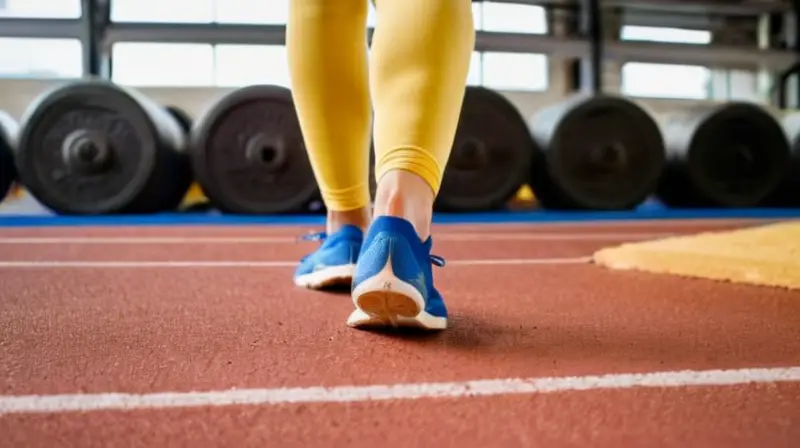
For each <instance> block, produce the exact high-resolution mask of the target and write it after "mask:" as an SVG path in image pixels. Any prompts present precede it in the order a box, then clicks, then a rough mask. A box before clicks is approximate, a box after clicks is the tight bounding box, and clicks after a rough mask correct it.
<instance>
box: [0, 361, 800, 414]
mask: <svg viewBox="0 0 800 448" xmlns="http://www.w3.org/2000/svg"><path fill="white" fill-rule="evenodd" d="M797 381H800V367H779V368H754V369H732V370H701V371H693V370H681V371H666V372H651V373H623V374H608V375H599V376H569V377H551V378H504V379H489V380H475V381H459V382H439V383H407V384H386V385H367V386H337V387H294V388H272V389H228V390H217V391H203V392H201V391H192V392H162V393H148V394H126V393H98V394H63V395H21V396H0V414H12V413H53V412H70V411H98V410H136V409H167V408H178V407H200V406H230V405H276V404H290V403H357V402H366V401H379V400H419V399H432V398H470V397H480V396H483V397H486V396H496V395H515V394H516V395H519V394H544V393H552V392H569V391H593V390H602V389H632V388H641V387H645V388H679V387H687V386H731V385H747V384H755V383H775V382H797Z"/></svg>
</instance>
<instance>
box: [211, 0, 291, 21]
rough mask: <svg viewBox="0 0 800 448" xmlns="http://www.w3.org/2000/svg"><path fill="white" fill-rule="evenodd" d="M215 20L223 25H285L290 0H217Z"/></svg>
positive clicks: (287, 18)
mask: <svg viewBox="0 0 800 448" xmlns="http://www.w3.org/2000/svg"><path fill="white" fill-rule="evenodd" d="M214 18H215V19H216V21H217V22H221V23H248V24H253V23H258V24H270V25H284V24H286V22H287V21H288V20H289V0H216V1H215V2H214Z"/></svg>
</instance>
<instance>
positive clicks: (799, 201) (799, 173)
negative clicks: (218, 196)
mask: <svg viewBox="0 0 800 448" xmlns="http://www.w3.org/2000/svg"><path fill="white" fill-rule="evenodd" d="M780 122H781V126H782V128H783V131H784V134H785V135H786V138H787V140H788V141H789V151H790V161H789V164H788V166H787V170H786V173H785V175H784V176H783V180H782V182H781V183H780V184H779V185H778V187H777V188H776V189H775V190H774V191H773V192H772V194H770V195H768V196H767V197H766V198H765V199H764V201H763V202H762V204H763V205H765V206H770V207H800V113H798V112H793V113H788V114H786V115H785V116H784V117H783V118H782V119H781V121H780Z"/></svg>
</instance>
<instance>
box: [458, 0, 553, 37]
mask: <svg viewBox="0 0 800 448" xmlns="http://www.w3.org/2000/svg"><path fill="white" fill-rule="evenodd" d="M472 12H473V15H474V16H475V28H476V29H478V30H483V31H491V32H500V33H526V34H545V33H547V14H546V12H545V9H544V8H543V7H541V6H534V5H521V4H515V3H494V2H482V3H473V5H472Z"/></svg>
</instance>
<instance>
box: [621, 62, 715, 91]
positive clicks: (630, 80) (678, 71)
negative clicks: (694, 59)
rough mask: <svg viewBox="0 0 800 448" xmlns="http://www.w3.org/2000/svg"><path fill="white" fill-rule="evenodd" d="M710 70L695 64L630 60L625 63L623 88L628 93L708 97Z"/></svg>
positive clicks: (623, 67)
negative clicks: (652, 62) (651, 62)
mask: <svg viewBox="0 0 800 448" xmlns="http://www.w3.org/2000/svg"><path fill="white" fill-rule="evenodd" d="M710 81H711V72H710V70H709V69H707V68H705V67H700V66H696V65H675V64H650V63H644V62H628V63H627V64H625V65H623V66H622V92H623V93H624V94H625V95H631V96H640V97H650V98H673V99H697V100H701V99H706V98H708V94H709V90H708V89H709V82H710Z"/></svg>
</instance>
